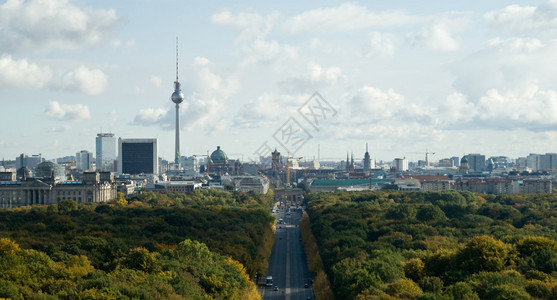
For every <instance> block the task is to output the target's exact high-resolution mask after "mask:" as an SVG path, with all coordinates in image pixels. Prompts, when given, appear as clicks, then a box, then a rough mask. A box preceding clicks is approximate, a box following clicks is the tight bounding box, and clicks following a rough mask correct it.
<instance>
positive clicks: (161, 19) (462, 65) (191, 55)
mask: <svg viewBox="0 0 557 300" xmlns="http://www.w3.org/2000/svg"><path fill="white" fill-rule="evenodd" d="M169 7H172V9H168V8H169ZM145 20H150V21H149V22H145ZM47 24H48V25H47ZM0 37H2V38H3V40H5V41H6V43H2V45H0V99H1V100H0V103H1V105H2V108H3V109H2V111H3V112H4V113H3V116H2V122H1V124H0V155H1V156H2V157H3V158H5V159H6V160H13V159H15V158H16V157H17V156H19V155H20V154H21V153H27V154H29V155H32V154H38V153H41V154H42V157H45V158H56V157H63V156H68V155H74V154H75V153H77V152H79V151H81V150H87V151H89V152H93V153H94V152H95V137H96V135H97V134H98V133H102V132H111V133H114V134H115V136H116V137H117V138H119V137H121V138H124V139H135V138H157V139H158V143H159V144H158V148H159V149H158V151H159V155H160V156H161V157H163V158H164V159H166V160H168V161H173V160H174V155H175V149H176V145H175V144H174V143H175V140H176V139H175V136H174V135H175V131H174V130H175V128H174V124H175V123H176V120H175V115H176V111H175V105H174V103H172V101H170V99H169V92H170V91H171V89H172V88H173V81H174V76H175V71H176V70H175V68H176V66H175V64H176V57H175V54H176V53H175V41H176V37H178V38H179V39H180V49H179V55H180V70H179V72H180V83H181V85H182V92H183V93H184V98H185V99H184V101H183V103H182V105H181V108H180V125H181V126H180V129H181V130H180V133H181V134H180V140H181V145H180V151H181V154H182V156H191V155H199V154H206V153H207V151H209V152H212V151H213V150H214V149H216V148H217V146H221V147H222V149H223V150H224V151H225V152H226V153H227V154H228V155H229V156H230V157H231V158H243V159H244V160H248V159H249V158H256V155H255V154H254V153H256V152H257V150H258V149H260V148H261V146H262V145H263V144H266V145H267V146H268V147H269V148H270V149H274V148H275V147H276V148H277V149H278V151H279V152H281V153H283V155H286V153H287V152H288V150H295V151H293V152H294V153H295V154H296V156H302V157H304V158H306V159H308V160H310V159H313V158H315V159H317V156H318V155H320V157H321V158H322V160H325V159H328V158H334V159H337V158H338V159H339V160H340V159H343V156H344V154H345V153H346V152H350V153H354V154H355V158H357V159H358V160H360V159H362V158H363V155H364V153H365V144H366V143H369V153H370V156H371V158H372V159H375V160H377V161H379V160H384V161H390V160H393V159H394V158H396V157H407V158H408V159H409V160H412V161H417V160H420V159H423V158H424V157H423V156H424V155H423V154H413V153H411V152H425V151H430V152H435V153H436V154H435V155H434V156H430V158H429V160H430V161H431V162H433V161H437V160H438V159H441V158H449V157H452V156H459V157H462V155H463V154H469V153H482V154H484V155H485V156H486V157H490V156H496V155H504V156H509V157H511V158H517V157H525V156H527V155H528V154H529V153H540V154H544V153H554V152H557V139H555V137H557V80H555V79H557V70H555V69H554V68H553V66H552V64H551V63H548V62H551V61H556V59H557V51H556V50H557V42H556V41H557V1H520V2H518V1H515V2H508V1H490V2H489V3H484V2H482V1H470V2H466V3H446V2H445V1H425V2H422V3H420V4H412V3H410V4H409V3H406V2H405V1H390V2H388V3H382V2H378V3H376V2H371V3H368V2H339V1H319V2H317V1H310V2H305V3H298V2H291V1H286V2H281V3H257V2H247V1H243V2H237V3H229V2H225V1H216V2H211V3H204V4H203V5H200V4H197V3H194V2H187V3H183V2H178V1H165V2H164V3H163V5H161V3H158V2H157V3H150V2H140V3H134V4H133V5H132V6H130V5H129V4H127V3H112V2H111V1H80V2H69V1H63V0H56V1H48V3H43V2H40V1H1V2H0ZM315 92H318V93H319V95H320V96H321V97H322V100H323V102H322V103H326V104H328V105H329V106H328V108H329V113H330V114H328V115H326V116H327V118H323V119H320V120H319V122H316V121H317V120H314V119H311V118H307V117H308V111H307V110H304V109H303V108H307V107H308V106H304V105H306V104H307V103H308V101H309V100H308V99H311V98H312V97H313V95H314V93H315ZM332 112H334V114H333V113H332ZM304 113H305V117H304ZM292 120H293V121H292ZM289 122H290V123H289ZM292 124H294V125H298V126H300V127H301V128H302V129H303V130H305V132H306V135H305V136H304V138H305V139H304V140H302V141H300V142H299V143H298V144H296V145H295V147H293V148H291V147H289V145H287V143H286V142H285V141H284V140H283V141H280V137H281V134H282V136H284V134H283V133H284V131H280V130H281V129H284V128H286V127H285V125H292ZM285 145H286V147H285ZM298 146H299V147H298ZM318 148H319V150H318ZM318 151H319V152H320V154H318ZM240 155H241V157H240ZM267 155H270V151H269V153H268V154H267Z"/></svg>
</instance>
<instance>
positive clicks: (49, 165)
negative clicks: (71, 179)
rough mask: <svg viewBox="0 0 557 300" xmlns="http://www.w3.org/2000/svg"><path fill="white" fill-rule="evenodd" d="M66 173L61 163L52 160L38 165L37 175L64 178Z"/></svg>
mask: <svg viewBox="0 0 557 300" xmlns="http://www.w3.org/2000/svg"><path fill="white" fill-rule="evenodd" d="M64 173H65V172H64V169H63V167H61V166H60V165H58V164H56V163H54V162H51V161H45V162H42V163H40V164H39V165H38V166H37V169H36V171H35V177H40V178H51V179H56V180H62V179H64V177H65V174H64ZM53 177H54V178H53Z"/></svg>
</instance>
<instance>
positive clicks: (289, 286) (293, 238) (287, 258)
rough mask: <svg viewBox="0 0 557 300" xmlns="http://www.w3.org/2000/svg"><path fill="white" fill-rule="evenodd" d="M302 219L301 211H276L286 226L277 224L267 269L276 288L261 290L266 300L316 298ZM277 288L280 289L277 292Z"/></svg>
mask: <svg viewBox="0 0 557 300" xmlns="http://www.w3.org/2000/svg"><path fill="white" fill-rule="evenodd" d="M287 205H288V204H287ZM279 207H280V206H279ZM301 216H302V212H301V210H299V209H290V210H289V209H288V208H287V207H286V206H282V207H280V209H278V210H277V211H276V212H275V217H276V219H277V220H280V219H283V224H277V227H276V232H275V243H274V245H273V250H272V253H271V257H270V258H269V269H268V270H267V276H273V287H265V286H260V287H259V291H260V293H261V295H262V298H263V299H264V300H266V299H276V300H278V299H286V300H306V299H308V297H309V299H313V291H312V288H311V283H310V282H311V279H312V278H311V274H310V273H309V271H308V268H307V263H306V254H305V252H304V247H303V245H302V242H301V234H300V228H299V227H298V223H299V221H300V218H301ZM305 284H308V287H304V285H305ZM275 286H276V287H278V290H275Z"/></svg>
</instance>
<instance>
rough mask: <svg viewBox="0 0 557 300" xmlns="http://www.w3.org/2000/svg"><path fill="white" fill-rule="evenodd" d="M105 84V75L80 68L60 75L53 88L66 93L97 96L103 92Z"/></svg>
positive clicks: (93, 70)
mask: <svg viewBox="0 0 557 300" xmlns="http://www.w3.org/2000/svg"><path fill="white" fill-rule="evenodd" d="M107 84H108V82H107V78H106V74H104V72H103V71H101V70H99V69H89V68H87V67H85V66H80V67H78V68H76V69H75V70H72V71H69V72H67V73H65V74H64V75H62V77H61V78H60V79H59V80H57V82H55V83H54V84H53V86H55V87H57V88H60V89H63V90H67V91H74V92H82V93H85V94H89V95H98V94H100V93H102V92H104V90H105V89H106V86H107Z"/></svg>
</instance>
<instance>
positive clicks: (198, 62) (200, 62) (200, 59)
mask: <svg viewBox="0 0 557 300" xmlns="http://www.w3.org/2000/svg"><path fill="white" fill-rule="evenodd" d="M208 63H209V59H207V58H206V57H203V56H197V57H195V59H194V60H193V64H194V65H197V66H203V65H206V64H208Z"/></svg>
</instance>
